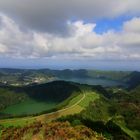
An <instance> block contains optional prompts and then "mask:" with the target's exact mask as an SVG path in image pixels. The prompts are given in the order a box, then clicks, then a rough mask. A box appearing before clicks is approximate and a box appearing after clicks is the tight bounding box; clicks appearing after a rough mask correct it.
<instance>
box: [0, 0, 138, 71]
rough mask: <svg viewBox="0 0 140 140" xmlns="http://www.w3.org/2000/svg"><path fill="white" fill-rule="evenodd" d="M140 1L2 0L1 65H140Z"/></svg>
mask: <svg viewBox="0 0 140 140" xmlns="http://www.w3.org/2000/svg"><path fill="white" fill-rule="evenodd" d="M29 3H30V4H29ZM106 3H107V4H106ZM139 5H140V1H139V0H133V1H131V0H126V1H122V0H118V1H114V0H95V1H93V0H86V1H83V0H75V1H65V0H57V1H56V0H51V1H50V0H46V1H44V0H28V1H27V0H25V2H24V3H22V4H21V2H19V1H18V0H11V1H10V2H9V0H2V1H0V67H12V68H13V67H19V68H21V67H22V68H54V69H63V68H73V69H78V68H90V69H92V68H93V69H108V70H109V69H110V70H113V69H114V70H140V39H139V38H140V8H139Z"/></svg>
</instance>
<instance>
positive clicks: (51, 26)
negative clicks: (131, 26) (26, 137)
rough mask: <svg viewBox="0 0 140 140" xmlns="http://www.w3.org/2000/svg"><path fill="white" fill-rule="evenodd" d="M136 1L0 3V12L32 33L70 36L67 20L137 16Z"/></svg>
mask: <svg viewBox="0 0 140 140" xmlns="http://www.w3.org/2000/svg"><path fill="white" fill-rule="evenodd" d="M139 5H140V1H139V0H69V1H68V0H24V2H21V1H20V0H10V1H9V0H1V1H0V10H1V12H3V13H7V14H8V15H10V16H11V17H13V18H14V19H16V22H18V23H19V24H20V25H21V24H22V26H25V27H27V28H31V29H33V30H38V31H44V32H46V31H47V32H50V33H54V34H56V33H57V34H61V35H69V34H70V33H69V30H68V26H67V21H68V20H73V19H74V20H80V19H82V20H84V21H95V20H96V19H102V18H115V17H118V16H123V15H125V16H130V15H132V16H140V8H139Z"/></svg>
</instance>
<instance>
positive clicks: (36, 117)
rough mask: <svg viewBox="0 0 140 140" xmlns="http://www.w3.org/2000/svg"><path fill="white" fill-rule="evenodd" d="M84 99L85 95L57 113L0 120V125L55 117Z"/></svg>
mask: <svg viewBox="0 0 140 140" xmlns="http://www.w3.org/2000/svg"><path fill="white" fill-rule="evenodd" d="M85 97H86V95H85V94H83V97H82V98H81V99H80V100H79V101H78V102H76V103H75V104H73V105H72V106H70V107H67V108H64V109H61V110H58V111H55V112H51V113H47V114H42V115H39V116H35V117H25V118H15V119H5V120H0V123H2V122H3V123H4V122H6V123H8V122H9V123H10V122H16V121H17V119H19V121H24V120H25V121H26V120H27V121H28V120H30V119H39V118H40V117H42V116H43V117H48V116H52V115H55V114H58V113H60V112H63V111H66V110H69V109H71V108H74V107H75V106H77V105H78V104H79V103H81V102H82V101H83V100H84V99H85Z"/></svg>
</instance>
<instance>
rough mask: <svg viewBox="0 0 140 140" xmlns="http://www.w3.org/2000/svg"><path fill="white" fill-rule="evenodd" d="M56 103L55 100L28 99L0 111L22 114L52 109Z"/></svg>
mask: <svg viewBox="0 0 140 140" xmlns="http://www.w3.org/2000/svg"><path fill="white" fill-rule="evenodd" d="M56 105H57V103H56V102H49V101H48V102H47V101H46V102H42V101H36V100H34V99H28V100H26V101H24V102H21V103H18V104H14V105H11V106H8V107H7V108H5V109H3V110H2V111H1V113H4V114H11V115H22V114H27V115H30V114H36V113H40V112H43V111H48V110H50V109H53V108H54V107H55V106H56Z"/></svg>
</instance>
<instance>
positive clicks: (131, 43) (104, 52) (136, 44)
mask: <svg viewBox="0 0 140 140" xmlns="http://www.w3.org/2000/svg"><path fill="white" fill-rule="evenodd" d="M67 27H68V30H69V31H71V32H73V34H71V35H70V36H66V37H63V36H60V35H58V34H53V33H50V32H45V33H44V32H38V31H36V30H31V29H28V28H27V29H26V30H22V28H21V27H20V26H19V25H18V24H17V23H16V22H15V21H14V20H13V19H11V18H9V17H8V16H6V15H4V14H0V56H3V57H14V58H50V59H69V60H73V59H87V60H140V55H139V54H140V40H139V38H140V32H139V30H140V18H138V17H137V18H132V19H131V20H129V21H126V22H124V24H123V27H122V31H119V32H117V31H114V30H108V31H107V32H104V33H103V34H97V33H96V32H95V31H94V29H95V27H96V23H84V22H83V21H75V22H71V21H67Z"/></svg>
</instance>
